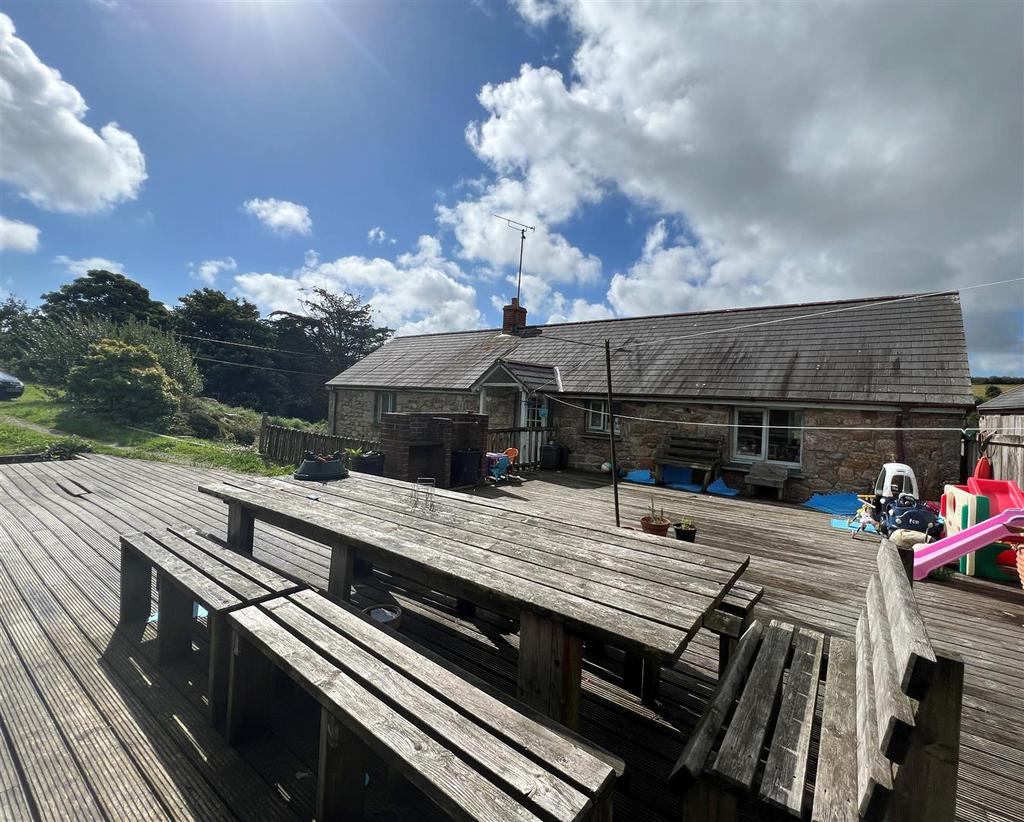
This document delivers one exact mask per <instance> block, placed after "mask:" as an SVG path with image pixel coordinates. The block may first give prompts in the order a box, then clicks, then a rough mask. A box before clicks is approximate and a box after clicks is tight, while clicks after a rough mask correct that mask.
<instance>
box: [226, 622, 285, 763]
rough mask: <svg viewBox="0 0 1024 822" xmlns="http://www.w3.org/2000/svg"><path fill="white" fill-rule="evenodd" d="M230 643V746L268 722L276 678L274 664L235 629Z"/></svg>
mask: <svg viewBox="0 0 1024 822" xmlns="http://www.w3.org/2000/svg"><path fill="white" fill-rule="evenodd" d="M230 644H231V664H230V672H229V674H228V707H227V717H226V720H225V723H224V736H225V737H226V738H227V741H228V744H229V745H237V744H238V743H239V742H242V741H244V740H245V738H246V737H247V736H249V735H251V734H252V733H254V732H255V731H256V729H257V728H258V727H260V726H262V725H264V724H265V718H266V716H267V713H268V710H269V705H270V696H271V688H272V686H273V680H274V665H273V663H272V662H271V661H270V660H269V659H267V658H266V657H265V656H264V655H263V654H262V653H260V651H259V650H258V649H256V648H255V647H254V646H253V645H252V643H250V642H249V641H248V640H247V639H245V638H244V637H242V636H240V635H239V633H238V631H236V630H232V631H231V640H230Z"/></svg>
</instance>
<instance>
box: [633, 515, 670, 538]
mask: <svg viewBox="0 0 1024 822" xmlns="http://www.w3.org/2000/svg"><path fill="white" fill-rule="evenodd" d="M669 525H671V523H670V522H669V521H668V520H667V519H666V520H656V519H651V518H650V517H641V518H640V527H641V528H643V530H644V533H645V534H656V535H657V536H659V537H664V536H668V527H669Z"/></svg>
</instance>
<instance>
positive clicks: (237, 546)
mask: <svg viewBox="0 0 1024 822" xmlns="http://www.w3.org/2000/svg"><path fill="white" fill-rule="evenodd" d="M255 524H256V523H255V520H254V519H253V516H252V513H251V512H250V511H249V510H248V509H247V508H245V507H244V506H242V505H240V504H239V503H235V502H231V503H228V547H230V548H231V549H232V550H234V551H237V552H238V553H240V554H252V544H253V536H254V531H255Z"/></svg>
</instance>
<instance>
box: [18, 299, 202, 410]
mask: <svg viewBox="0 0 1024 822" xmlns="http://www.w3.org/2000/svg"><path fill="white" fill-rule="evenodd" d="M18 336H19V340H18V345H19V348H20V353H19V354H18V357H17V363H18V367H19V370H20V372H21V375H22V376H25V377H28V378H30V379H36V380H38V381H40V382H42V383H46V384H47V385H57V386H64V385H67V381H68V375H69V374H70V373H71V370H72V369H73V368H74V367H75V366H77V365H80V364H82V363H83V362H84V361H85V358H86V356H87V355H88V353H89V347H90V346H91V345H93V344H94V343H98V342H99V341H100V340H117V341H119V342H122V343H125V344H127V345H130V346H139V345H141V346H144V347H145V348H147V349H149V351H151V352H152V353H153V354H154V355H155V356H156V358H157V360H158V362H159V364H160V366H161V368H162V369H163V370H164V372H165V373H166V374H167V376H168V377H170V378H171V379H172V380H174V381H175V382H176V383H177V384H178V387H179V388H178V390H179V391H180V393H181V394H183V395H184V396H187V397H192V396H196V395H198V394H199V392H200V391H202V389H203V378H202V375H201V374H200V373H199V369H198V368H196V364H195V361H194V360H193V357H192V350H191V349H190V348H189V347H188V346H186V345H185V344H184V343H182V342H181V341H180V340H178V339H177V338H176V337H175V336H174V335H173V334H171V333H169V332H167V331H164V330H162V329H160V328H157V327H156V326H153V325H149V324H148V323H144V322H139V321H138V320H134V319H129V320H127V321H126V322H122V323H115V322H111V321H110V320H107V319H103V318H91V319H90V318H85V317H83V316H81V315H80V314H77V313H74V312H69V313H67V314H64V315H61V316H60V317H58V318H55V319H37V320H36V321H35V322H32V323H31V324H29V326H28V327H27V328H22V329H19V334H18Z"/></svg>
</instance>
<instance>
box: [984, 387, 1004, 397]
mask: <svg viewBox="0 0 1024 822" xmlns="http://www.w3.org/2000/svg"><path fill="white" fill-rule="evenodd" d="M1002 393H1003V389H1002V388H1000V387H999V386H998V385H989V386H988V387H987V388H986V389H985V399H986V400H994V399H995V398H996V397H998V396H999V395H1000V394H1002Z"/></svg>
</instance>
